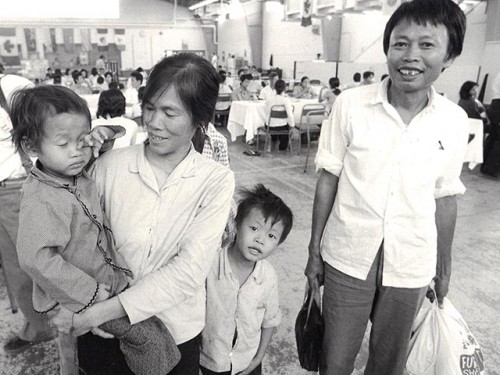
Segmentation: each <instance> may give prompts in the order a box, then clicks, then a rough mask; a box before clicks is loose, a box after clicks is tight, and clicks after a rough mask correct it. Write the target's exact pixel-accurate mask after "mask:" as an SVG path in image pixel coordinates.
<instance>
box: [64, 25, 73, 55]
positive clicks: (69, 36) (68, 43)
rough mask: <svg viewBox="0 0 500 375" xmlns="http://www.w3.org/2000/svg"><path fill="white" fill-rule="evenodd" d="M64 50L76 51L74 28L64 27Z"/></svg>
mask: <svg viewBox="0 0 500 375" xmlns="http://www.w3.org/2000/svg"><path fill="white" fill-rule="evenodd" d="M63 40H64V50H65V51H66V52H74V50H75V39H74V34H73V29H63Z"/></svg>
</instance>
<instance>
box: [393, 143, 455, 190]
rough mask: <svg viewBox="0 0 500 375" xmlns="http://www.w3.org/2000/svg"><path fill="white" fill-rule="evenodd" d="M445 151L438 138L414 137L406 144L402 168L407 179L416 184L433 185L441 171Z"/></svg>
mask: <svg viewBox="0 0 500 375" xmlns="http://www.w3.org/2000/svg"><path fill="white" fill-rule="evenodd" d="M446 155H447V151H446V149H445V148H444V145H443V142H442V141H441V140H439V139H438V138H435V137H433V138H430V139H414V140H412V141H411V142H410V143H409V144H408V151H407V152H406V153H405V157H404V158H403V168H404V171H405V174H406V176H407V178H408V180H409V181H413V182H414V184H415V185H416V186H428V185H429V184H431V185H432V187H434V185H435V183H436V180H437V179H438V177H439V174H440V173H441V171H442V169H443V166H444V163H445V160H446Z"/></svg>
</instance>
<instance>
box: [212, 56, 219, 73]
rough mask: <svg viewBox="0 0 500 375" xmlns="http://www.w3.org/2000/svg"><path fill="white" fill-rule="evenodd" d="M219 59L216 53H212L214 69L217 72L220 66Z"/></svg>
mask: <svg viewBox="0 0 500 375" xmlns="http://www.w3.org/2000/svg"><path fill="white" fill-rule="evenodd" d="M218 60H219V59H218V58H217V54H216V53H215V52H212V66H213V67H214V69H215V70H217V67H218V66H219V64H218V62H217V61H218Z"/></svg>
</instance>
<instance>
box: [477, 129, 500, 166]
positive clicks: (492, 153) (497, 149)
mask: <svg viewBox="0 0 500 375" xmlns="http://www.w3.org/2000/svg"><path fill="white" fill-rule="evenodd" d="M483 160H484V161H483V165H482V166H481V171H482V172H485V173H499V172H500V124H492V125H491V127H490V134H489V135H488V137H487V138H486V140H485V141H484V149H483Z"/></svg>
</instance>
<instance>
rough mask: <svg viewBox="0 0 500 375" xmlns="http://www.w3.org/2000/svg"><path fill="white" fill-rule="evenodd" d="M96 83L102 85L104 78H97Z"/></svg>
mask: <svg viewBox="0 0 500 375" xmlns="http://www.w3.org/2000/svg"><path fill="white" fill-rule="evenodd" d="M97 83H98V84H100V85H102V84H103V83H104V78H103V77H102V76H99V77H97Z"/></svg>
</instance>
